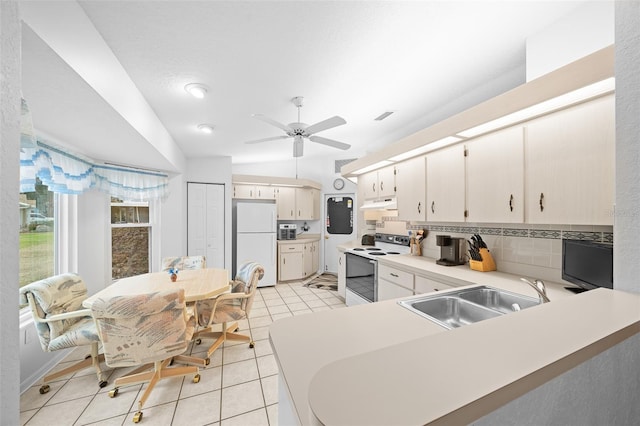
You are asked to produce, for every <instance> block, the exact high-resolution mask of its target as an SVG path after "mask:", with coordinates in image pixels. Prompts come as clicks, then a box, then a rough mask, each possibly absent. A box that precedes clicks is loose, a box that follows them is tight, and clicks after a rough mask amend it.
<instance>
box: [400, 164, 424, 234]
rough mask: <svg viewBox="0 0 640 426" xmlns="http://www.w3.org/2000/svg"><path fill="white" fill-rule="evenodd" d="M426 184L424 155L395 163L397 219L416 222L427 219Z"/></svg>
mask: <svg viewBox="0 0 640 426" xmlns="http://www.w3.org/2000/svg"><path fill="white" fill-rule="evenodd" d="M426 185H427V184H426V160H425V157H417V158H412V159H411V160H406V161H403V162H401V163H398V164H396V196H397V202H398V219H400V220H408V221H418V222H424V221H426V220H427V209H426V203H427V187H426Z"/></svg>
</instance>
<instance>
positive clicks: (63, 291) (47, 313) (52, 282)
mask: <svg viewBox="0 0 640 426" xmlns="http://www.w3.org/2000/svg"><path fill="white" fill-rule="evenodd" d="M27 293H31V294H32V295H33V298H34V301H35V303H36V311H37V315H38V316H40V317H41V318H47V317H51V316H52V315H56V314H62V313H67V312H73V311H77V310H81V309H83V308H82V302H83V301H84V300H85V299H86V298H87V286H86V285H85V283H84V281H83V280H82V278H80V276H79V275H78V274H74V273H66V274H60V275H56V276H53V277H49V278H45V279H42V280H40V281H36V282H33V283H31V284H28V285H26V286H23V287H22V288H20V301H21V302H24V303H26V302H27V297H26V295H27ZM80 319H81V317H77V318H68V319H64V320H60V321H54V322H48V323H41V322H40V323H39V322H36V330H37V332H38V338H39V339H40V345H41V346H42V349H43V350H44V351H50V350H52V349H50V342H51V341H52V340H54V339H57V338H58V337H60V336H62V335H64V334H65V333H66V331H67V330H68V329H69V328H70V327H71V326H73V325H74V324H75V323H76V322H78V321H79V320H80Z"/></svg>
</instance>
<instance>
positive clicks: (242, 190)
mask: <svg viewBox="0 0 640 426" xmlns="http://www.w3.org/2000/svg"><path fill="white" fill-rule="evenodd" d="M233 198H245V199H259V200H275V198H276V190H275V187H273V186H269V185H246V184H237V183H236V184H233Z"/></svg>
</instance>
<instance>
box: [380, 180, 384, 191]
mask: <svg viewBox="0 0 640 426" xmlns="http://www.w3.org/2000/svg"><path fill="white" fill-rule="evenodd" d="M380 191H384V182H380Z"/></svg>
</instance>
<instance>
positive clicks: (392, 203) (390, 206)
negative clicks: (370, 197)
mask: <svg viewBox="0 0 640 426" xmlns="http://www.w3.org/2000/svg"><path fill="white" fill-rule="evenodd" d="M360 210H398V203H396V199H395V197H394V198H387V199H386V200H378V201H365V202H364V204H363V205H362V206H360Z"/></svg>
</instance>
